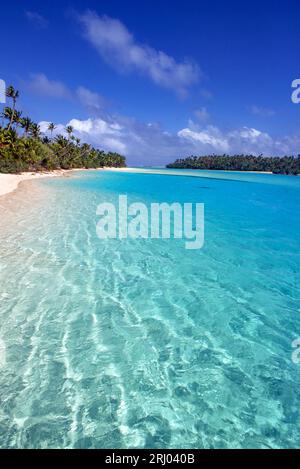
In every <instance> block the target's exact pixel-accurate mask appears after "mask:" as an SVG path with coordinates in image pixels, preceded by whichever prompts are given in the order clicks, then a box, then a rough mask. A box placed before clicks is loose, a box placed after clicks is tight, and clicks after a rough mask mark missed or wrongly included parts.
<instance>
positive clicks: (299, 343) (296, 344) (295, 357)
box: [292, 339, 300, 364]
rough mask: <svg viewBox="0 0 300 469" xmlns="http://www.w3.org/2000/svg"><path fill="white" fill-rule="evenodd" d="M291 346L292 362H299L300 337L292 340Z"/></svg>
mask: <svg viewBox="0 0 300 469" xmlns="http://www.w3.org/2000/svg"><path fill="white" fill-rule="evenodd" d="M292 347H293V348H294V349H295V350H294V351H293V353H292V362H293V363H295V364H298V363H300V339H295V340H293V342H292Z"/></svg>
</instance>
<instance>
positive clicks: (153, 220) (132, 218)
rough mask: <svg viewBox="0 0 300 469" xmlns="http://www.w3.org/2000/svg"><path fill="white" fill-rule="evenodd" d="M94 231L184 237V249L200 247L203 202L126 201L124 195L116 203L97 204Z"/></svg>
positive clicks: (102, 234)
mask: <svg viewBox="0 0 300 469" xmlns="http://www.w3.org/2000/svg"><path fill="white" fill-rule="evenodd" d="M96 213H97V215H98V216H100V220H99V221H98V223H97V228H96V230H97V235H98V237H99V238H100V239H108V238H111V239H117V238H118V239H126V238H132V239H138V238H144V239H148V238H151V239H170V238H174V239H183V240H184V241H185V248H186V249H201V248H202V247H203V244H204V204H202V203H195V204H193V203H183V204H181V203H178V202H174V203H172V204H168V203H166V202H163V203H151V204H150V209H148V207H147V205H145V204H144V203H142V202H135V203H131V204H129V205H128V200H127V196H126V195H119V200H118V204H116V205H115V204H113V203H110V202H103V203H101V204H99V205H98V207H97V211H96Z"/></svg>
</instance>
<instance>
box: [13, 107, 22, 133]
mask: <svg viewBox="0 0 300 469" xmlns="http://www.w3.org/2000/svg"><path fill="white" fill-rule="evenodd" d="M13 122H14V124H16V129H17V128H18V126H19V125H22V112H21V111H16V110H15V111H14V117H13Z"/></svg>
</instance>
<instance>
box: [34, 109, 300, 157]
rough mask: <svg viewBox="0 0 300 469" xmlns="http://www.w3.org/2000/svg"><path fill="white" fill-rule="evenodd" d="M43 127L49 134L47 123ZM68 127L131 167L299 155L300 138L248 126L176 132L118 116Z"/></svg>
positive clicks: (76, 121) (72, 122)
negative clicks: (200, 158)
mask: <svg viewBox="0 0 300 469" xmlns="http://www.w3.org/2000/svg"><path fill="white" fill-rule="evenodd" d="M40 125H41V128H42V130H43V131H44V132H46V133H47V125H48V123H47V122H42V123H40ZM65 125H72V126H73V128H74V133H75V135H76V136H77V137H79V138H81V140H82V141H83V142H88V143H90V144H92V145H94V146H96V147H98V148H101V149H103V150H106V151H117V152H119V153H122V154H124V155H125V156H126V157H127V161H128V163H129V164H132V165H141V164H144V165H161V164H165V163H168V162H171V161H173V160H174V159H176V158H179V157H185V156H189V155H191V154H194V155H204V154H214V153H215V154H217V153H222V154H223V153H228V154H234V153H252V154H254V155H259V154H261V153H263V154H264V155H266V156H268V155H283V154H295V155H296V154H298V152H299V146H300V137H297V136H294V137H284V138H282V139H275V138H272V137H271V136H270V135H269V134H268V133H265V132H262V131H260V130H257V129H254V128H249V127H242V128H239V129H234V130H231V131H226V132H225V131H222V130H221V129H219V128H218V127H216V126H212V125H208V126H205V127H199V126H198V125H197V124H195V123H193V121H189V124H188V127H186V128H184V129H181V130H179V131H178V132H177V133H171V132H167V131H166V130H165V129H163V128H162V127H161V125H160V124H158V123H155V122H148V123H142V122H139V121H137V120H136V119H134V118H130V117H124V116H119V115H117V116H110V115H107V116H106V117H105V118H104V117H103V118H100V117H97V118H89V119H85V120H81V119H72V120H70V121H69V122H67V123H66V124H65ZM64 127H65V126H64V125H59V126H58V127H57V129H56V133H63V131H64Z"/></svg>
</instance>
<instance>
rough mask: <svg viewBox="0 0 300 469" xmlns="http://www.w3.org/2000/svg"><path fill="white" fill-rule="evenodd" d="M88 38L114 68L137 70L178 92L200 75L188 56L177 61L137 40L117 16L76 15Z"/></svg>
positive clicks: (182, 92) (196, 79)
mask: <svg viewBox="0 0 300 469" xmlns="http://www.w3.org/2000/svg"><path fill="white" fill-rule="evenodd" d="M79 20H80V22H81V23H82V24H83V26H84V34H85V37H86V38H87V40H88V41H89V42H90V43H91V44H92V45H93V46H94V47H95V48H96V49H97V51H98V53H99V54H100V56H101V57H102V58H103V59H104V60H105V61H106V62H107V63H109V64H110V65H111V66H112V67H114V68H115V69H116V70H117V71H123V72H124V71H125V72H130V71H138V72H140V73H142V74H143V75H145V76H148V77H149V78H150V79H151V80H152V81H153V82H154V83H155V84H157V85H160V86H163V87H165V88H171V89H173V90H175V91H176V92H177V93H178V94H180V95H185V94H186V92H187V89H188V88H189V87H190V86H191V85H193V84H194V83H196V82H197V81H198V80H199V78H200V75H201V74H200V69H199V67H198V65H197V64H195V63H194V62H192V61H191V60H184V61H183V62H176V60H175V59H174V58H173V57H171V56H170V55H167V54H166V53H165V52H162V51H160V50H156V49H153V48H152V47H149V46H148V45H146V44H139V43H138V42H137V41H136V40H135V38H134V36H133V35H132V34H131V33H130V32H129V31H128V29H127V28H126V26H125V25H124V24H123V23H121V21H119V20H117V19H113V18H110V17H108V16H98V15H97V14H96V13H93V12H90V11H88V12H86V13H84V14H82V15H80V16H79Z"/></svg>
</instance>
